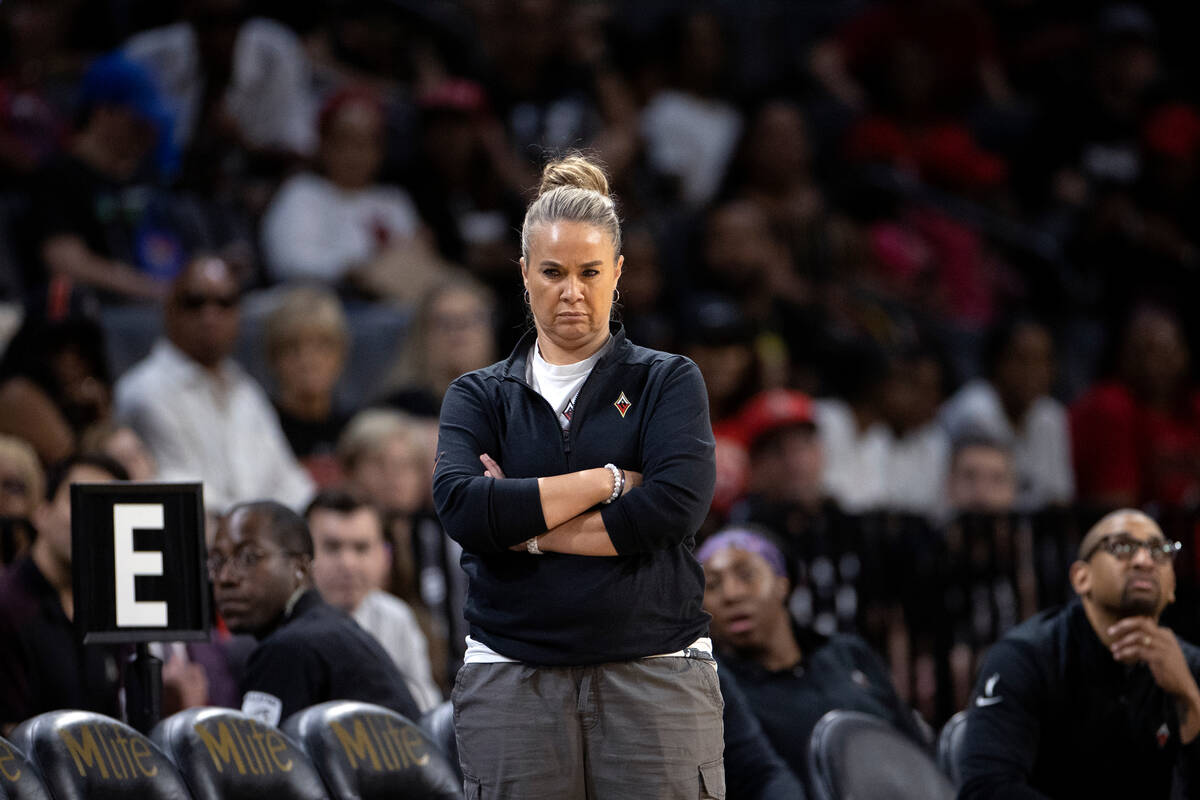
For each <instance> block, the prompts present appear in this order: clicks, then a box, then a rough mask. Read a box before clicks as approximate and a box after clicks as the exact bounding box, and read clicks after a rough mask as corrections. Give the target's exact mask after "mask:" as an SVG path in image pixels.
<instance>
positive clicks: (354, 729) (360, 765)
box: [283, 700, 463, 800]
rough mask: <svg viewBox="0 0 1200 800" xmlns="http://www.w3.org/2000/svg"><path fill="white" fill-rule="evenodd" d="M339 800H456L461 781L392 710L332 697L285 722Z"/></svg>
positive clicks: (425, 739) (431, 744)
mask: <svg viewBox="0 0 1200 800" xmlns="http://www.w3.org/2000/svg"><path fill="white" fill-rule="evenodd" d="M283 729H284V730H285V731H287V733H288V734H290V735H291V736H292V737H293V738H295V739H296V741H298V742H300V744H301V746H302V747H303V748H304V749H305V751H306V752H307V753H308V755H309V757H310V758H311V759H312V762H313V764H315V765H316V767H317V770H318V771H320V773H321V777H323V778H324V779H325V785H326V786H327V787H328V788H329V793H330V794H331V795H332V796H334V797H337V798H339V800H383V798H389V800H390V798H412V800H457V799H458V798H461V797H462V796H463V795H462V781H461V779H460V778H459V777H458V774H457V773H456V772H455V770H454V769H453V768H452V767H451V765H450V763H449V761H448V759H447V758H446V757H445V756H444V755H443V754H442V751H441V749H440V748H439V747H438V746H437V745H436V744H434V742H433V741H432V740H431V739H430V738H429V737H428V736H427V735H426V734H425V733H424V732H423V731H422V730H421V729H420V727H418V726H417V725H416V723H414V722H412V721H410V720H408V719H407V718H405V717H404V716H402V715H400V714H397V713H396V712H395V711H392V710H391V709H388V708H383V707H382V706H377V705H372V704H370V703H359V702H354V701H350V700H333V701H331V702H328V703H321V704H320V705H315V706H312V707H311V708H306V709H304V710H303V711H298V712H296V713H295V714H293V715H292V716H291V717H289V718H288V720H287V721H286V722H285V723H284V725H283Z"/></svg>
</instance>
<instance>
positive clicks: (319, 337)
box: [274, 330, 345, 397]
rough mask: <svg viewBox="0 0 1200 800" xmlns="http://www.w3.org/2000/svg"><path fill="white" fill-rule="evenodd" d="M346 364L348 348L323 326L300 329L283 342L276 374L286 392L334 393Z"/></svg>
mask: <svg viewBox="0 0 1200 800" xmlns="http://www.w3.org/2000/svg"><path fill="white" fill-rule="evenodd" d="M344 365H345V349H344V348H343V347H342V344H341V342H339V341H338V340H337V339H336V338H335V337H334V336H332V335H330V334H327V333H325V332H324V331H320V330H307V331H301V332H299V333H298V334H296V335H295V336H293V337H292V338H291V339H289V340H288V341H287V342H285V343H283V345H281V346H280V348H279V352H278V353H277V354H276V356H275V363H274V367H275V375H276V377H277V378H278V380H279V388H280V391H281V392H282V393H283V394H284V395H289V396H290V395H298V396H301V397H325V396H330V395H332V394H333V390H334V387H335V386H336V385H337V381H338V377H339V376H340V375H341V374H342V367H343V366H344Z"/></svg>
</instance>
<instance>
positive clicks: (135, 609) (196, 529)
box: [71, 483, 209, 733]
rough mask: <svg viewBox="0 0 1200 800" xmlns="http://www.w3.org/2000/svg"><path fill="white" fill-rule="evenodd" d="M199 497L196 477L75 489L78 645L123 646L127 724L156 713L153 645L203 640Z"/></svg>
mask: <svg viewBox="0 0 1200 800" xmlns="http://www.w3.org/2000/svg"><path fill="white" fill-rule="evenodd" d="M206 554H207V545H206V543H205V538H204V499H203V493H202V489H201V486H200V484H198V483H77V484H72V486H71V560H72V563H73V564H74V569H73V570H72V572H73V574H74V590H75V629H76V630H77V631H78V633H79V635H80V637H81V638H82V640H83V643H84V644H92V643H98V644H127V643H132V644H134V645H135V646H136V654H135V656H134V657H133V659H131V661H130V663H129V664H128V665H127V667H126V672H125V707H126V717H127V721H128V722H129V724H130V725H131V726H133V727H134V728H136V729H137V730H139V731H141V732H143V733H149V731H150V729H151V728H153V727H154V725H155V724H157V722H158V720H159V718H160V717H161V716H162V661H161V660H159V659H157V658H155V657H154V656H153V655H151V653H150V648H149V643H150V642H178V641H207V640H208V635H209V633H208V632H209V608H208V605H209V604H208V579H207V575H208V573H207V569H206V566H205V559H206Z"/></svg>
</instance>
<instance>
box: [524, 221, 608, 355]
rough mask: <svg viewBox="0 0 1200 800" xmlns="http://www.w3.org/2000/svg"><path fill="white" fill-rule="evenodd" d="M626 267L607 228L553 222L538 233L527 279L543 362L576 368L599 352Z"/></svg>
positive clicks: (534, 236)
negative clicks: (622, 273)
mask: <svg viewBox="0 0 1200 800" xmlns="http://www.w3.org/2000/svg"><path fill="white" fill-rule="evenodd" d="M624 261H625V259H624V257H623V256H618V255H617V254H616V253H615V252H614V251H613V240H612V237H611V236H610V235H609V233H608V231H606V230H604V229H603V228H598V227H596V226H594V225H588V224H586V223H582V222H551V223H548V224H545V225H539V226H538V227H537V228H535V229H534V230H533V232H532V235H531V236H530V241H529V260H528V261H526V260H525V259H524V258H522V259H521V275H522V277H523V279H524V281H525V288H526V289H527V290H528V291H529V306H530V309H531V310H532V311H533V321H534V324H535V325H536V326H537V332H538V345H539V346H540V347H541V350H542V357H543V358H545V359H546V360H547V361H550V362H551V363H560V364H571V363H574V362H576V361H580V360H582V359H584V358H587V357H588V356H590V355H591V354H592V353H594V352H596V350H597V349H599V347H600V345H601V344H603V343H604V341H605V339H606V338H607V337H608V320H609V315H610V313H611V311H612V303H613V290H614V289H615V288H616V287H617V280H618V279H619V278H620V277H621V266H622V264H623V263H624Z"/></svg>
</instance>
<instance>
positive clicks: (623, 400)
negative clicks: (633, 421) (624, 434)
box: [613, 392, 633, 418]
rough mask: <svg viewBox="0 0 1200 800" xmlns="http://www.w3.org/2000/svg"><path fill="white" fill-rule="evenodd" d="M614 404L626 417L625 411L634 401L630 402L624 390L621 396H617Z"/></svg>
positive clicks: (622, 415)
mask: <svg viewBox="0 0 1200 800" xmlns="http://www.w3.org/2000/svg"><path fill="white" fill-rule="evenodd" d="M613 405H614V406H616V409H617V411H620V412H621V417H622V418H624V416H625V412H626V411H628V410H629V407H630V406H631V405H633V403H631V402H629V398H628V397H626V396H625V393H624V392H621V394H620V396H619V397H617V401H616V402H615V403H613Z"/></svg>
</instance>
